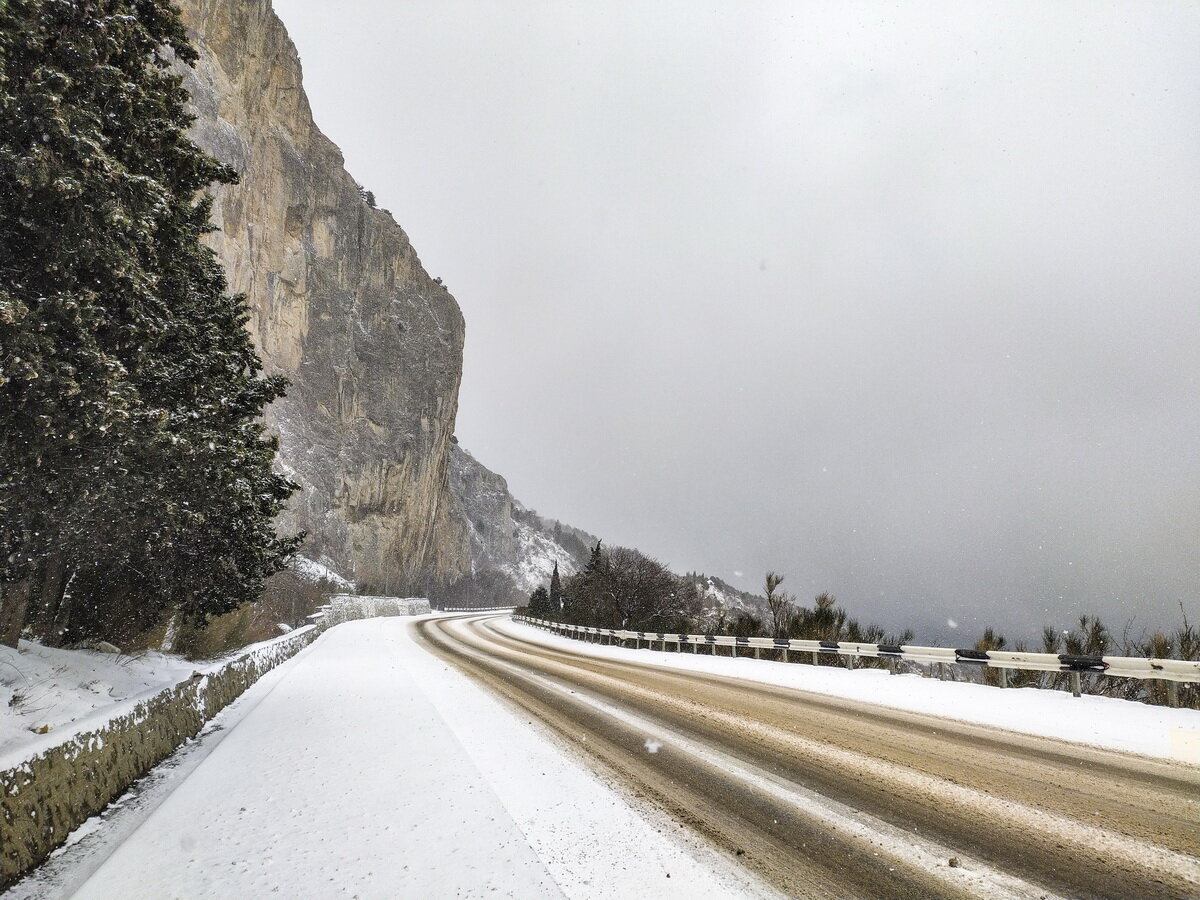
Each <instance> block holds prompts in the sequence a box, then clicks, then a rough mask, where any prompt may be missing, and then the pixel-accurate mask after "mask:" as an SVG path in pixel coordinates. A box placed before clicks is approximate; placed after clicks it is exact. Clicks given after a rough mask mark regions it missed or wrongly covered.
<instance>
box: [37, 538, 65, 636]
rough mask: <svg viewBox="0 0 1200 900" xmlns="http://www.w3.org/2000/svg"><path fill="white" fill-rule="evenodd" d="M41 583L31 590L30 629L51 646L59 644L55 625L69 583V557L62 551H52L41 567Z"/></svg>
mask: <svg viewBox="0 0 1200 900" xmlns="http://www.w3.org/2000/svg"><path fill="white" fill-rule="evenodd" d="M40 582H41V584H40V585H39V587H38V589H37V590H36V591H33V592H31V593H32V595H33V598H34V605H33V609H31V610H29V611H28V616H27V618H28V620H29V626H30V630H31V631H32V632H33V634H34V636H35V637H37V638H38V639H39V640H41V641H42V642H43V643H45V644H46V645H47V646H50V647H57V646H59V640H58V639H59V637H60V635H59V634H58V633H57V631H56V630H55V627H54V623H55V621H56V620H57V618H58V611H59V607H60V606H61V604H62V596H63V590H64V588H65V587H66V584H67V558H66V556H65V555H64V554H62V553H52V554H50V557H49V559H47V560H46V564H45V565H44V566H42V567H41V578H40Z"/></svg>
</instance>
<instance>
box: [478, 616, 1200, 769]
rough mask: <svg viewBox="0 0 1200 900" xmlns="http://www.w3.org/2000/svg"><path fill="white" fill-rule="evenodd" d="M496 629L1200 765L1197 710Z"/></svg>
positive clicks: (593, 651)
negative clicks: (631, 646)
mask: <svg viewBox="0 0 1200 900" xmlns="http://www.w3.org/2000/svg"><path fill="white" fill-rule="evenodd" d="M499 627H500V628H502V629H503V630H505V631H507V632H509V633H510V634H513V635H518V636H520V637H522V638H526V639H529V640H535V641H538V642H540V643H543V644H549V645H553V646H559V647H563V648H565V649H570V650H571V651H572V652H575V653H584V654H590V655H593V656H601V657H614V658H619V659H624V660H637V661H641V662H644V663H648V664H652V665H657V666H667V667H670V668H675V669H684V670H688V671H694V672H709V673H712V674H715V675H723V676H726V677H735V678H746V679H749V680H751V681H759V682H763V683H765V684H774V685H781V686H783V687H791V688H797V689H799V690H804V691H812V692H813V693H817V694H828V695H831V696H835V697H845V698H847V699H851V700H859V701H862V702H864V703H876V704H879V705H881V706H888V707H892V708H894V709H902V710H907V711H909V712H916V713H928V714H931V715H936V716H943V717H945V718H950V719H958V720H959V721H963V722H972V723H975V724H979V725H990V726H993V727H996V728H1003V729H1006V730H1008V731H1016V732H1020V733H1023V734H1031V735H1037V736H1040V737H1050V738H1057V739H1060V740H1063V741H1071V742H1075V743H1081V744H1088V745H1091V746H1094V747H1103V748H1107V749H1110V750H1120V751H1123V752H1126V753H1136V754H1139V755H1142V756H1151V757H1157V758H1161V759H1173V760H1176V761H1179V762H1186V763H1191V764H1193V765H1200V711H1198V710H1194V709H1168V708H1166V707H1162V706H1149V705H1146V704H1144V703H1134V702H1132V701H1129V700H1118V699H1116V698H1113V697H1093V696H1083V697H1078V698H1076V697H1072V696H1071V695H1070V694H1069V693H1067V692H1065V691H1045V690H1038V689H1036V688H1009V689H1008V690H1001V689H1000V688H996V687H985V686H984V685H979V684H967V683H964V682H952V681H938V680H937V679H932V678H922V677H921V676H919V675H891V674H889V673H888V672H887V671H886V670H883V669H855V670H853V671H851V670H848V669H842V668H836V667H833V666H812V665H804V664H799V663H797V664H790V665H784V664H783V663H778V662H771V661H767V660H757V659H751V658H744V657H743V658H737V659H733V658H730V657H722V656H710V655H708V654H707V653H705V652H703V651H702V652H701V653H698V654H692V653H663V652H661V651H657V650H645V649H642V650H635V649H631V648H625V647H616V646H607V645H603V644H592V643H588V642H586V641H577V640H573V639H571V638H566V637H563V636H561V635H557V634H552V633H550V632H547V631H543V630H542V629H540V628H534V627H533V626H531V625H525V624H523V623H520V622H514V621H512V620H511V619H505V620H502V621H500V622H499Z"/></svg>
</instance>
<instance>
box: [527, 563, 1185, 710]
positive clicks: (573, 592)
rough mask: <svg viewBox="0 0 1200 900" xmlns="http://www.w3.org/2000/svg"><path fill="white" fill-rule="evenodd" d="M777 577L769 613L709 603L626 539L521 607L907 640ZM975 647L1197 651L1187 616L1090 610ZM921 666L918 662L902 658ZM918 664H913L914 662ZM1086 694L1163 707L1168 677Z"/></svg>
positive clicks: (1021, 682)
mask: <svg viewBox="0 0 1200 900" xmlns="http://www.w3.org/2000/svg"><path fill="white" fill-rule="evenodd" d="M783 581H784V578H783V576H782V575H780V574H778V573H776V572H768V573H767V574H766V577H765V579H764V583H763V597H764V598H765V601H766V615H765V616H756V615H753V614H751V613H746V612H742V611H738V612H735V613H732V614H729V613H726V612H725V611H724V610H718V611H715V612H714V611H712V610H706V609H705V606H704V603H703V598H702V596H701V593H700V591H699V589H698V588H697V586H696V583H695V581H694V580H692V579H688V578H680V577H678V576H676V575H673V574H672V573H671V572H670V570H668V569H667V568H666V566H664V565H663V564H662V563H660V562H658V561H657V560H653V559H650V558H649V557H647V556H645V555H643V554H641V553H639V552H638V551H636V550H631V549H628V548H625V547H616V548H613V549H611V550H608V549H604V548H603V547H602V546H601V545H600V543H597V544H596V546H595V547H593V548H592V551H591V558H590V559H589V561H588V564H587V566H586V567H585V568H584V569H583V570H582V571H581V572H579V573H578V574H576V575H573V576H570V577H569V578H566V579H561V578H560V577H559V574H558V570H557V568H555V571H554V574H553V576H552V577H551V580H550V583H549V585H548V586H543V587H538V588H537V589H536V590H534V592H533V593H532V594H531V595H530V597H529V602H528V605H527V606H526V607H525V608H524V609H521V610H518V612H523V613H525V614H527V615H529V616H531V617H533V618H538V619H545V620H548V621H553V622H562V623H565V624H570V625H585V626H590V627H593V628H616V629H624V630H628V631H645V632H654V633H658V632H664V633H678V634H704V635H715V634H721V635H732V636H734V637H771V638H786V639H801V640H816V641H846V642H858V643H869V644H891V645H903V644H912V643H913V642H914V638H913V633H912V631H911V630H905V631H904V632H902V633H900V634H892V633H889V632H887V631H885V629H883V628H881V627H879V626H877V625H863V624H861V623H860V622H859V621H858V619H856V618H853V617H851V616H850V614H849V611H848V610H847V609H846V608H845V607H843V606H841V605H839V603H838V601H837V598H836V597H834V596H833V595H832V594H830V593H828V592H823V593H821V594H818V595H817V596H816V597H815V598H814V600H813V603H812V605H811V606H803V605H801V604H799V603H798V602H797V600H796V597H795V596H794V595H793V594H790V593H788V592H786V591H784V590H782V585H783ZM969 647H970V649H974V650H984V651H986V650H1013V651H1017V652H1037V653H1054V654H1069V655H1072V656H1094V657H1100V656H1132V657H1141V658H1146V657H1151V658H1156V659H1186V660H1197V659H1200V628H1197V627H1196V626H1194V625H1192V624H1191V623H1190V622H1189V621H1188V619H1187V617H1186V615H1185V616H1184V617H1183V625H1182V626H1181V627H1179V628H1178V629H1176V630H1175V631H1173V632H1169V633H1168V632H1162V631H1156V632H1153V633H1149V634H1147V633H1141V634H1134V632H1133V628H1132V625H1128V626H1126V628H1125V630H1124V632H1123V633H1122V635H1121V636H1120V637H1114V635H1113V634H1112V632H1111V631H1110V630H1109V628H1108V627H1107V626H1106V625H1105V624H1104V623H1103V622H1102V621H1101V620H1100V619H1099V618H1098V617H1096V616H1082V617H1081V618H1080V619H1079V623H1078V624H1077V625H1076V626H1075V627H1074V628H1071V629H1067V630H1065V631H1060V630H1056V629H1054V628H1051V627H1050V626H1046V627H1045V628H1044V629H1043V632H1042V636H1041V640H1040V642H1035V643H1033V644H1030V643H1026V642H1022V641H1018V642H1016V643H1014V644H1010V643H1009V641H1008V639H1007V638H1006V637H1005V636H1004V635H1003V634H1001V633H1000V632H998V631H997V630H996V629H994V628H992V627H990V626H989V627H987V628H985V629H984V630H983V633H982V634H981V635H980V637H979V639H978V640H976V641H975V642H974V643H973V644H971V645H969ZM762 653H763V654H766V656H767V657H768V658H776V657H779V658H782V654H780V653H777V652H776V651H771V650H763V651H762ZM818 664H821V665H839V664H841V662H840V660H839V658H838V657H836V656H832V655H830V656H821V657H818ZM856 664H857V665H859V666H863V667H879V666H885V665H887V661H886V660H883V659H872V658H867V657H864V658H860V659H858V660H857V661H856ZM902 665H904V666H910V667H918V666H919V664H916V663H902ZM951 668H958V669H960V671H959V672H957V673H953V672H947V673H946V674H947V676H948V677H950V678H956V679H958V680H971V681H982V682H983V683H985V684H993V685H998V684H999V683H1000V674H999V670H997V669H993V668H988V667H974V666H971V667H966V666H963V667H951ZM914 671H915V668H914ZM1081 680H1082V686H1083V689H1084V691H1085V692H1086V693H1090V694H1099V695H1103V696H1107V697H1121V698H1124V699H1128V700H1138V701H1142V702H1145V703H1153V704H1160V705H1166V704H1167V703H1168V692H1167V687H1166V684H1165V683H1164V682H1162V681H1158V680H1146V681H1142V680H1140V679H1136V678H1109V677H1105V676H1104V675H1101V674H1098V673H1083V674H1082V679H1081ZM1008 683H1009V685H1010V686H1012V687H1039V688H1045V689H1052V690H1063V689H1066V688H1067V687H1068V675H1067V673H1065V672H1064V673H1059V672H1032V671H1025V670H1010V671H1009V674H1008ZM1178 694H1179V702H1180V705H1182V706H1187V707H1191V708H1197V709H1200V685H1195V684H1180V685H1178Z"/></svg>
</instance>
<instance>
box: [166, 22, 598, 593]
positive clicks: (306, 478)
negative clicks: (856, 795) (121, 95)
mask: <svg viewBox="0 0 1200 900" xmlns="http://www.w3.org/2000/svg"><path fill="white" fill-rule="evenodd" d="M181 7H182V9H183V13H184V20H185V22H186V23H187V25H188V28H189V30H190V32H191V35H192V40H193V43H194V44H195V46H196V49H197V51H199V53H200V61H199V63H198V64H197V65H196V67H195V68H194V69H192V70H188V71H187V73H186V76H185V77H186V84H187V87H188V89H189V91H190V92H191V95H192V101H193V104H194V107H195V112H196V115H197V120H196V124H195V126H194V129H193V135H194V137H195V139H196V141H197V142H198V143H199V144H200V145H201V146H203V147H204V148H205V149H207V150H208V151H209V152H210V153H212V154H213V155H215V156H216V157H218V158H219V159H221V160H222V161H223V162H226V163H229V164H230V165H232V166H233V167H234V168H236V169H237V170H238V172H239V174H240V176H241V181H240V183H239V184H237V185H230V186H226V187H222V188H220V189H219V190H217V191H216V194H215V204H214V220H215V224H216V225H217V227H218V229H219V230H218V231H216V232H215V233H214V234H213V235H212V237H211V244H212V246H213V248H214V249H215V250H216V251H217V253H218V255H219V257H220V259H221V261H222V262H223V264H224V266H225V270H226V274H227V275H228V278H229V284H230V289H231V290H233V291H238V292H242V293H245V294H246V295H247V297H248V298H249V302H250V306H251V309H252V312H253V317H252V319H251V321H250V323H249V327H250V329H251V331H252V333H253V335H254V338H255V340H256V342H257V344H258V346H259V348H260V350H261V352H262V356H263V359H264V362H265V364H266V367H267V369H268V371H270V372H278V373H282V374H284V375H286V376H287V377H288V378H289V379H291V383H292V386H291V388H290V390H289V391H288V395H287V396H286V397H285V398H284V399H282V400H280V401H279V402H277V403H276V404H275V405H274V406H273V407H272V408H271V409H270V411H269V413H268V422H269V424H270V426H271V427H272V428H273V429H275V430H276V431H277V432H278V434H279V438H280V461H281V464H282V465H283V467H284V469H285V470H286V471H287V472H288V473H289V474H290V475H291V476H292V477H293V478H294V479H295V480H296V481H297V482H299V483H300V485H301V487H302V490H301V492H300V493H299V494H298V495H297V497H296V499H295V501H294V502H293V504H292V507H291V509H290V511H289V513H288V514H287V516H286V517H285V520H284V521H283V522H282V523H281V527H283V528H285V529H293V530H294V529H304V530H306V531H308V532H309V538H308V541H307V542H306V544H305V548H304V550H303V553H304V554H305V555H306V556H308V557H311V558H312V559H315V560H318V561H320V563H321V564H323V565H325V566H328V567H329V568H331V569H333V570H334V571H336V572H337V573H339V574H340V575H342V576H345V577H346V578H349V579H351V580H353V581H354V582H356V583H357V586H358V589H359V590H361V591H364V592H366V593H385V594H396V593H418V592H430V593H432V594H434V595H436V594H437V593H438V592H439V591H443V592H446V591H451V592H452V593H453V594H454V595H455V596H457V597H459V598H463V599H476V600H480V599H485V598H484V597H483V596H482V595H483V594H490V596H491V598H492V599H499V598H503V599H508V598H509V597H512V596H517V595H518V594H520V593H522V592H523V593H525V594H527V593H528V591H529V590H531V589H532V587H534V586H535V585H536V584H537V583H540V582H541V581H542V580H544V579H545V578H548V577H549V573H550V569H551V567H552V566H553V563H554V562H555V561H558V562H559V564H560V567H561V568H562V569H563V571H564V573H565V572H569V571H573V570H574V568H575V567H576V565H577V562H576V558H577V557H578V555H579V546H580V545H582V541H583V538H584V537H589V536H586V535H584V534H583V532H576V531H575V530H574V529H570V528H566V530H565V531H564V528H565V526H562V525H561V524H559V523H555V522H554V521H553V520H545V519H542V518H541V517H539V516H537V514H536V513H532V512H531V511H529V510H526V509H525V508H524V507H522V506H521V505H520V504H519V503H517V502H516V501H515V500H514V499H513V498H512V496H511V495H510V494H509V492H508V486H507V484H506V483H505V481H504V479H503V478H501V477H500V476H498V475H496V474H495V473H493V472H490V471H489V470H487V469H486V468H484V467H483V466H482V465H480V464H479V463H478V462H476V460H475V459H474V458H473V457H472V456H471V455H470V454H468V453H466V452H465V451H462V450H460V449H458V448H457V447H456V446H455V444H454V442H453V433H454V417H455V413H456V410H457V406H458V388H459V381H460V379H461V375H462V354H463V339H464V325H463V317H462V313H461V312H460V311H459V308H458V305H457V303H456V302H455V300H454V298H453V297H451V296H450V294H449V293H448V292H447V291H446V289H445V288H444V287H442V285H441V283H440V281H438V280H435V279H432V278H430V277H429V275H428V274H427V273H426V272H425V270H424V268H422V266H421V262H420V260H419V259H418V258H417V254H416V252H415V250H414V249H413V247H412V245H411V244H410V243H409V240H408V237H407V236H406V235H405V233H404V231H403V230H402V229H401V228H400V226H399V225H397V224H396V223H395V222H394V221H393V220H392V217H391V215H390V214H389V213H387V212H386V211H384V210H380V209H376V208H374V206H373V204H368V203H367V201H366V199H365V197H364V194H363V192H362V190H361V188H360V187H359V185H358V184H356V183H355V181H354V179H353V178H352V177H351V176H350V175H349V174H348V173H347V172H346V170H345V167H344V162H343V158H342V155H341V152H340V151H339V150H338V148H337V147H336V146H335V145H334V144H333V143H332V142H331V141H330V140H329V139H328V138H326V137H325V135H324V134H322V133H321V131H320V129H318V128H317V126H316V125H315V124H314V122H313V118H312V113H311V110H310V109H309V105H308V100H307V98H306V97H305V93H304V88H303V85H302V82H301V67H300V60H299V57H298V55H297V53H296V48H295V47H294V45H293V44H292V42H291V40H290V38H289V37H288V35H287V31H286V29H285V28H284V26H283V23H282V22H281V21H280V20H279V18H278V17H277V16H276V15H275V13H274V11H273V10H272V8H271V4H270V2H269V0H237V2H230V0H183V2H182V3H181ZM564 535H566V536H565V537H564ZM480 585H482V587H480Z"/></svg>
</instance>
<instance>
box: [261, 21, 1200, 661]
mask: <svg viewBox="0 0 1200 900" xmlns="http://www.w3.org/2000/svg"><path fill="white" fill-rule="evenodd" d="M275 5H276V7H277V8H278V11H279V13H280V15H281V17H282V18H283V20H284V21H285V23H286V24H287V26H288V28H289V30H290V31H291V34H292V36H293V38H294V40H295V41H296V43H297V46H298V48H299V50H300V54H301V58H302V60H303V62H304V67H305V86H306V88H307V90H308V93H309V96H310V98H311V101H312V104H313V109H314V114H315V116H316V118H317V121H318V123H319V124H320V125H321V126H322V127H323V129H324V130H325V131H326V133H327V134H329V135H330V137H331V138H332V139H333V140H334V141H335V142H337V143H338V144H339V146H341V148H342V149H343V151H344V152H345V155H346V159H347V166H348V168H349V169H350V171H351V172H352V173H353V174H354V175H355V177H356V178H357V179H358V180H359V181H361V182H362V183H363V185H364V186H365V187H366V188H368V189H370V190H372V191H373V192H374V193H375V195H376V197H377V198H378V202H379V205H380V206H383V207H387V208H389V209H390V210H391V211H392V212H393V214H394V215H395V217H396V219H397V221H398V222H399V223H400V224H401V225H402V226H404V228H405V229H406V230H407V232H408V234H409V236H410V237H411V238H412V240H413V243H414V244H415V246H416V248H417V250H418V252H419V253H420V254H421V257H422V260H423V262H424V263H425V265H426V268H428V269H429V271H430V273H431V274H433V275H437V276H441V277H442V278H444V279H445V281H446V284H447V286H448V287H449V288H450V290H451V291H452V292H453V293H454V295H455V297H456V298H457V299H458V301H459V303H460V304H461V306H462V308H463V312H464V314H465V316H466V319H467V328H468V332H467V349H466V361H465V371H464V380H463V387H462V397H461V407H460V412H459V428H458V435H459V438H460V440H461V442H462V443H463V445H464V446H466V447H467V448H468V449H470V450H471V451H473V452H474V453H475V454H476V455H477V456H478V457H479V458H480V459H481V461H482V462H484V463H485V464H486V465H488V466H489V467H491V468H493V469H495V470H497V471H499V472H500V473H502V474H503V475H505V476H506V477H507V478H508V481H509V484H510V487H511V488H512V490H513V493H514V494H515V495H516V496H518V497H519V498H521V499H522V500H523V501H524V502H526V503H527V504H529V505H531V506H533V507H535V508H536V509H538V510H539V511H540V512H542V513H544V514H548V515H552V516H556V517H558V518H561V519H563V520H564V521H568V522H570V523H572V524H575V525H578V526H580V527H583V528H586V529H588V530H590V531H593V532H595V533H597V534H599V535H601V536H602V537H603V538H604V539H605V540H606V542H608V543H611V544H626V545H631V546H636V547H638V548H640V549H642V550H643V551H645V552H647V553H649V554H650V555H653V556H657V557H659V558H660V559H662V560H663V561H664V562H667V563H668V564H670V565H671V566H672V567H673V568H675V569H676V570H679V571H687V570H700V571H706V572H709V573H712V574H716V575H719V576H721V577H723V578H725V579H726V580H728V581H730V582H731V583H733V584H735V585H737V586H740V587H744V588H747V589H758V587H759V585H760V583H761V580H762V574H763V572H764V571H765V570H767V569H775V570H778V571H781V572H783V573H785V574H786V576H787V580H786V582H785V584H784V587H787V588H790V589H791V590H793V591H795V592H796V593H797V594H798V595H799V597H800V599H801V601H811V599H812V596H813V595H814V594H815V593H817V592H819V591H823V590H828V591H831V592H832V593H834V594H836V595H837V596H838V598H839V599H840V600H841V601H843V602H844V603H845V604H846V605H847V606H848V607H849V608H850V610H851V612H852V613H853V614H855V615H857V616H859V617H860V618H862V619H864V620H869V621H873V622H878V623H880V624H884V625H887V626H890V627H903V626H912V627H914V628H915V629H916V630H917V633H918V636H919V637H920V638H923V639H927V640H930V641H946V642H952V643H953V642H957V643H959V644H960V645H961V644H962V643H963V642H965V641H966V640H968V639H971V640H973V638H974V637H975V636H976V635H977V633H978V631H979V630H981V629H982V627H983V626H984V625H985V624H992V625H996V626H998V627H1000V628H1001V629H1002V630H1004V631H1005V632H1006V633H1007V634H1008V635H1009V636H1010V638H1019V637H1031V636H1035V635H1037V634H1038V633H1039V632H1040V629H1041V626H1042V625H1043V624H1050V625H1055V626H1056V627H1060V628H1065V627H1068V626H1069V625H1070V624H1071V623H1072V621H1073V620H1074V619H1075V618H1077V617H1078V615H1079V614H1081V613H1096V614H1099V615H1101V616H1102V617H1103V618H1104V619H1105V620H1106V622H1107V623H1108V624H1109V625H1110V627H1112V628H1113V630H1114V631H1116V632H1117V633H1118V634H1119V633H1120V631H1121V630H1122V628H1123V627H1124V626H1125V624H1126V622H1127V621H1128V620H1130V619H1133V620H1134V622H1133V628H1134V631H1135V632H1140V631H1141V630H1142V628H1144V627H1156V626H1166V625H1171V626H1174V625H1177V624H1179V622H1180V604H1181V603H1182V605H1183V608H1184V609H1185V610H1186V612H1187V614H1188V615H1189V617H1190V618H1191V619H1192V620H1193V621H1198V620H1200V587H1198V585H1200V384H1198V376H1200V227H1198V226H1197V215H1198V213H1197V211H1198V210H1200V93H1198V92H1197V90H1196V85H1197V84H1200V7H1197V6H1196V5H1194V4H1191V3H1174V4H1173V3H1168V2H1160V3H1153V4H1147V3H1144V2H1130V3H1112V4H1066V3H1063V4H1050V3H1044V2H1038V3H1029V4H1019V3H1014V4H1004V5H1002V6H997V5H995V4H973V3H958V2H955V3H945V4H926V3H922V4H908V5H903V4H901V5H896V4H879V5H872V4H853V5H851V4H835V3H826V4H815V3H814V4H797V3H791V2H788V3H778V4H766V3H762V4H747V3H742V2H721V3H715V4H703V5H702V4H696V3H692V2H677V3H655V4H640V3H613V2H611V0H597V2H589V3H562V4H560V3H540V2H537V3H535V2H529V3H518V2H508V0H505V2H495V3H485V2H471V3H447V2H445V0H432V2H406V3H403V4H394V3H392V2H389V0H376V2H367V0H359V2H355V3H351V4H330V3H327V2H324V0H276V4H275Z"/></svg>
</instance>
